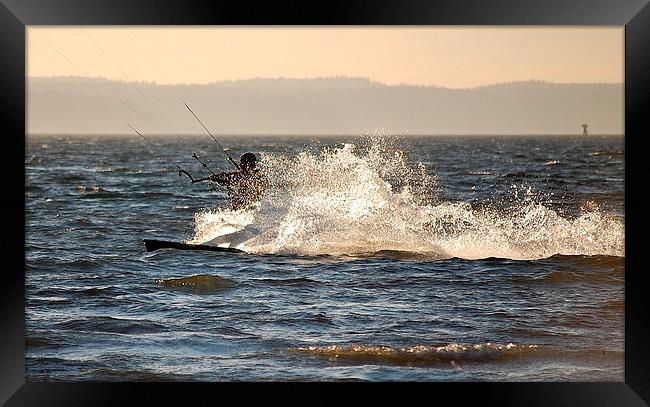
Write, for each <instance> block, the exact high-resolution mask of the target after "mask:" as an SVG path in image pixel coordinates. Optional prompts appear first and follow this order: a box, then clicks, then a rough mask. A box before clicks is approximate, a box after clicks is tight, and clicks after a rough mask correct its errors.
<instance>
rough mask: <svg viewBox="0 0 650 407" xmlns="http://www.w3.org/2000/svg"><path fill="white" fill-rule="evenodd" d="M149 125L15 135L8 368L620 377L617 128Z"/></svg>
mask: <svg viewBox="0 0 650 407" xmlns="http://www.w3.org/2000/svg"><path fill="white" fill-rule="evenodd" d="M149 140H151V142H152V143H153V144H154V145H155V146H156V148H157V149H158V150H154V149H152V147H151V146H150V145H148V144H147V143H145V142H144V140H142V139H140V138H138V137H137V136H134V137H131V136H120V137H117V136H85V137H82V136H74V137H73V136H29V137H28V138H27V154H26V157H25V170H26V180H25V187H26V188H25V194H26V208H25V210H26V235H25V237H26V241H25V277H26V296H27V298H26V305H25V313H26V321H25V322H26V331H25V341H26V343H25V345H26V355H25V356H26V379H27V380H28V381H59V380H60V381H78V380H82V381H83V380H92V381H112V380H117V381H151V380H154V381H160V380H172V381H286V380H292V381H293V380H297V381H336V380H367V381H623V380H624V278H625V269H624V261H625V252H624V237H625V234H624V222H625V211H624V138H623V137H622V136H539V137H533V136H503V137H492V136H482V137H469V136H467V137H442V136H437V137H409V136H402V137H394V136H385V135H384V136H379V135H376V136H358V137H351V136H349V137H335V136H332V137H314V138H311V137H271V136H267V137H252V136H249V137H221V138H220V139H219V140H220V142H221V144H222V145H223V146H224V147H226V148H227V149H228V150H229V151H230V153H231V154H232V155H233V156H234V157H238V156H239V154H241V153H243V152H245V151H252V152H254V153H256V154H258V156H259V157H261V167H262V170H263V171H264V172H265V173H266V175H267V176H268V178H269V182H270V187H269V190H268V191H267V192H266V194H265V196H264V198H263V199H262V201H261V202H260V203H259V204H258V205H257V206H256V207H254V208H252V209H250V210H248V211H239V212H235V211H231V210H230V209H229V204H228V201H227V196H226V194H225V191H224V190H223V189H221V188H219V187H215V186H213V185H211V184H209V183H196V184H191V183H190V182H189V180H188V179H187V178H186V177H185V176H179V175H178V173H177V171H176V170H175V167H174V163H175V162H177V163H178V164H180V165H181V167H182V168H184V169H187V170H188V171H189V172H191V173H192V174H193V175H194V176H195V178H199V177H202V176H206V175H208V173H207V172H206V171H205V169H203V168H202V166H201V165H200V164H199V163H198V162H197V161H195V160H194V159H193V158H192V153H197V154H198V156H199V157H201V158H202V159H203V160H204V161H205V162H206V163H207V164H208V166H209V167H210V168H211V169H213V170H214V171H218V170H228V171H230V170H231V168H229V167H228V165H229V163H228V161H226V160H225V159H224V156H223V153H221V152H220V150H219V148H218V146H216V144H215V143H214V142H213V141H212V140H211V139H210V138H209V137H208V136H187V137H174V138H171V137H156V136H150V137H149ZM162 154H164V157H163V156H162ZM224 235H228V236H225V237H224ZM145 238H146V239H166V240H175V241H186V242H191V243H206V244H216V243H215V242H219V244H221V245H222V246H224V245H225V246H230V247H237V248H239V249H242V250H244V253H219V252H205V251H179V250H174V249H161V250H156V251H153V252H150V253H147V252H146V251H145V247H144V244H143V242H142V240H143V239H145Z"/></svg>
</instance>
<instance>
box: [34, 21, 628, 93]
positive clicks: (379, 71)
mask: <svg viewBox="0 0 650 407" xmlns="http://www.w3.org/2000/svg"><path fill="white" fill-rule="evenodd" d="M26 35H27V46H28V50H27V75H28V76H30V77H42V76H60V75H72V76H85V75H84V73H82V72H81V71H80V70H79V69H78V68H76V67H75V66H74V65H73V64H72V63H74V64H76V65H78V67H80V68H81V69H83V70H84V71H85V72H87V73H88V74H90V75H92V76H97V77H105V78H110V79H118V80H124V75H126V77H127V78H128V79H129V80H131V81H136V80H144V81H153V82H157V83H160V84H177V83H209V82H215V81H223V80H238V79H249V78H256V77H259V78H278V77H286V78H314V77H330V76H353V77H366V78H369V79H371V80H374V81H379V82H383V83H385V84H401V83H405V84H416V85H435V86H444V87H451V88H465V87H474V86H479V85H486V84H493V83H501V82H509V81H523V80H530V79H538V80H544V81H550V82H559V83H593V82H601V83H622V82H623V79H624V68H623V63H624V27H586V28H585V27H538V28H531V27H529V26H523V27H496V28H495V27H476V26H471V27H433V28H432V27H295V28H291V27H174V28H170V27H169V26H164V27H151V26H148V27H132V26H131V27H128V28H126V27H124V28H123V27H116V26H113V27H102V28H93V27H43V26H30V27H28V30H27V34H26ZM48 44H49V45H48ZM52 47H54V48H56V49H57V50H58V51H59V52H60V53H59V52H57V51H56V50H55V49H54V48H52ZM102 49H103V51H102ZM104 52H105V53H106V54H104ZM61 54H63V55H65V57H64V56H62V55H61ZM66 57H67V59H66ZM109 58H110V59H109ZM111 60H112V61H113V62H111ZM70 61H72V63H71V62H70ZM116 65H117V66H116ZM120 70H121V71H122V72H123V73H122V72H120Z"/></svg>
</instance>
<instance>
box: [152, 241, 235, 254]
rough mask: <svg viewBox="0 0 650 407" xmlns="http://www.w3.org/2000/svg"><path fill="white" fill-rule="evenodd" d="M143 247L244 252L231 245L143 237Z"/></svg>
mask: <svg viewBox="0 0 650 407" xmlns="http://www.w3.org/2000/svg"><path fill="white" fill-rule="evenodd" d="M142 241H143V242H144V247H145V249H147V252H153V251H154V250H158V249H178V250H207V251H211V252H227V253H244V251H243V250H239V249H235V248H233V247H217V246H210V245H207V244H192V243H184V242H174V241H170V240H156V239H143V240H142Z"/></svg>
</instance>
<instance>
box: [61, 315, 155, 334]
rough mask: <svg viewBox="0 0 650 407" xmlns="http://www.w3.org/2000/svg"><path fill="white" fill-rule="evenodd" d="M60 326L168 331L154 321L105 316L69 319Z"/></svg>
mask: <svg viewBox="0 0 650 407" xmlns="http://www.w3.org/2000/svg"><path fill="white" fill-rule="evenodd" d="M59 328H61V329H67V330H72V331H89V332H111V333H120V334H147V333H161V332H166V331H167V327H165V326H164V325H162V324H159V323H156V322H152V321H147V320H136V319H124V318H114V317H105V316H96V317H88V318H82V319H71V320H67V321H64V322H62V323H60V324H59Z"/></svg>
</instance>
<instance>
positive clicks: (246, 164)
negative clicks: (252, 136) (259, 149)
mask: <svg viewBox="0 0 650 407" xmlns="http://www.w3.org/2000/svg"><path fill="white" fill-rule="evenodd" d="M256 165H257V157H255V154H253V153H244V154H242V155H241V157H239V166H240V167H241V169H242V170H243V171H250V170H252V169H253V168H255V166H256Z"/></svg>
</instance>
